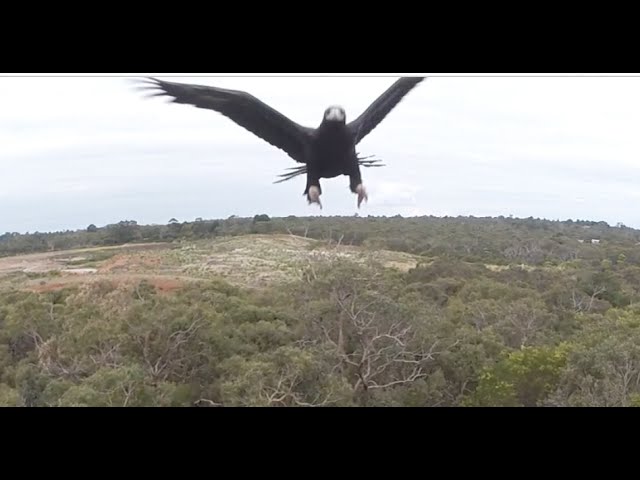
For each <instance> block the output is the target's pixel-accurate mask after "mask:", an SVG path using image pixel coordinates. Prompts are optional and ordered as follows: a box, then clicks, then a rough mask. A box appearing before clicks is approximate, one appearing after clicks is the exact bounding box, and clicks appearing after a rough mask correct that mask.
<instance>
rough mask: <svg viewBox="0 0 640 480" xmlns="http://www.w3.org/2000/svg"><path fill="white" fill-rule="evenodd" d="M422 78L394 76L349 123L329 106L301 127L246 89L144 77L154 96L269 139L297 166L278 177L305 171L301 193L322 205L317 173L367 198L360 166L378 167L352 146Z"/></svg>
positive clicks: (343, 112)
mask: <svg viewBox="0 0 640 480" xmlns="http://www.w3.org/2000/svg"><path fill="white" fill-rule="evenodd" d="M423 80H424V78H422V77H403V78H400V79H398V80H397V81H395V82H394V83H393V84H392V85H391V86H390V87H389V88H388V89H387V90H386V91H385V92H384V93H382V95H380V96H379V97H378V98H377V99H376V100H375V101H374V102H373V103H372V104H371V105H370V106H369V107H368V108H367V109H366V110H365V111H364V112H363V113H362V114H361V115H360V116H359V117H357V118H356V119H355V120H353V121H352V122H350V123H347V121H346V113H345V111H344V109H343V108H342V107H339V106H331V107H329V108H327V109H326V110H325V112H324V116H323V118H322V121H321V123H320V125H319V126H318V127H317V128H309V127H305V126H302V125H300V124H298V123H296V122H294V121H293V120H291V119H290V118H288V117H286V116H285V115H283V114H282V113H280V112H278V111H277V110H275V109H274V108H272V107H271V106H269V105H267V104H266V103H264V102H263V101H261V100H260V99H258V98H256V97H254V96H253V95H251V94H250V93H247V92H243V91H240V90H229V89H223V88H217V87H210V86H205V85H191V84H184V83H176V82H167V81H163V80H158V79H156V78H149V79H147V88H151V89H155V90H158V91H157V92H156V93H154V94H153V95H152V96H168V97H171V98H172V101H173V102H174V103H179V104H185V105H192V106H194V107H197V108H204V109H209V110H214V111H216V112H218V113H220V114H222V115H224V116H225V117H227V118H229V119H230V120H232V121H233V122H235V123H236V124H237V125H239V126H241V127H243V128H245V129H246V130H248V131H249V132H251V133H253V134H254V135H256V136H257V137H259V138H261V139H262V140H264V141H266V142H267V143H269V144H271V145H273V146H274V147H276V148H279V149H280V150H282V151H283V152H285V153H286V154H287V155H288V156H289V157H291V158H292V159H293V160H295V161H296V162H298V163H301V164H303V165H301V166H300V167H295V168H292V169H290V170H291V171H290V172H288V173H285V174H283V175H281V177H282V179H281V180H280V181H279V182H282V181H286V180H290V179H292V178H294V177H296V176H298V175H302V174H306V176H307V186H306V189H305V191H304V195H306V196H307V199H308V201H309V203H318V204H319V205H320V206H322V205H321V203H320V195H321V194H322V189H321V187H320V179H321V178H334V177H337V176H340V175H346V176H348V177H349V179H350V182H349V188H350V190H351V192H353V193H354V194H357V195H358V207H360V205H361V203H362V201H363V200H366V199H367V193H366V190H365V188H364V186H363V184H362V176H361V172H360V167H361V166H364V167H373V166H381V165H380V163H379V161H376V160H370V159H366V158H362V157H359V156H358V154H357V152H356V146H357V145H358V143H360V142H361V141H362V140H363V139H364V138H365V137H366V136H367V135H369V134H370V133H371V132H372V131H373V130H374V129H375V128H376V127H377V126H378V125H379V124H380V123H381V122H382V121H383V120H384V119H385V117H386V116H387V115H388V114H389V113H390V112H391V110H393V108H394V107H395V106H396V105H397V104H398V103H399V102H400V101H401V100H402V99H403V98H404V97H405V96H406V95H407V94H408V93H409V92H410V91H411V90H412V89H413V88H415V87H416V86H417V85H418V84H419V83H420V82H422V81H423Z"/></svg>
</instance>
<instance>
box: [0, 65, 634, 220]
mask: <svg viewBox="0 0 640 480" xmlns="http://www.w3.org/2000/svg"><path fill="white" fill-rule="evenodd" d="M160 78H166V77H160ZM167 79H171V80H173V81H181V82H185V83H199V84H208V85H216V86H221V87H226V88H235V89H241V90H246V91H249V92H251V93H252V94H254V95H255V96H257V97H259V98H260V99H262V100H263V101H265V102H267V103H268V104H270V105H271V106H273V107H274V108H277V109H279V110H280V111H281V112H282V113H284V114H286V115H287V116H289V117H290V118H292V119H293V120H295V121H297V122H299V123H302V124H305V125H308V126H313V127H315V126H317V125H318V124H319V122H320V120H321V116H322V113H323V111H324V109H325V107H326V106H328V105H331V104H341V105H343V106H344V107H345V108H346V110H347V115H348V120H352V119H354V118H355V117H356V116H358V115H359V114H360V113H361V112H362V111H363V110H364V109H365V108H366V107H367V106H368V105H369V103H370V102H372V101H373V100H374V99H375V98H376V97H377V96H378V95H379V94H381V93H382V92H383V91H384V90H385V89H386V88H387V87H388V86H389V85H391V83H392V82H393V81H394V80H395V77H217V78H216V77H182V78H167ZM131 80H132V79H130V78H129V79H128V78H121V77H108V78H95V77H93V78H92V77H75V78H64V77H53V78H52V77H21V78H12V77H0V172H1V173H0V232H5V231H18V232H26V231H32V232H33V231H36V230H39V231H51V230H59V229H67V228H69V229H76V228H85V227H86V226H87V225H89V224H90V223H94V224H96V225H99V226H101V225H105V224H108V223H114V222H118V221H120V220H124V219H132V220H137V221H138V222H139V223H166V222H167V221H168V220H169V219H170V218H172V217H175V218H177V219H178V220H180V221H184V220H187V221H189V220H193V219H195V218H196V217H203V218H226V217H228V216H230V215H234V214H235V215H240V216H253V215H255V214H258V213H267V214H269V215H271V216H287V215H310V214H311V215H318V214H320V215H353V214H354V213H356V212H358V209H357V208H356V198H355V196H354V195H352V194H351V193H350V192H349V190H348V187H347V186H348V179H347V177H339V178H336V179H332V180H324V181H323V182H322V185H323V196H322V202H323V207H324V209H323V210H322V211H320V210H319V209H318V207H317V206H316V205H313V206H308V205H307V202H306V199H305V198H304V197H303V196H302V193H303V191H304V188H305V179H304V177H297V178H296V179H294V180H292V181H289V182H285V183H283V184H279V185H274V184H273V181H274V180H276V176H277V175H278V174H280V173H283V172H284V170H285V169H286V168H288V167H292V166H295V164H294V162H293V161H292V160H291V159H289V158H288V157H287V156H286V155H285V154H284V153H282V152H281V151H279V150H277V149H275V148H274V147H272V146H270V145H269V144H267V143H265V142H263V141H262V140H260V139H258V138H257V137H254V136H253V135H252V134H250V133H249V132H247V131H246V130H244V129H242V128H240V127H238V126H236V125H235V124H233V123H232V122H231V121H230V120H228V119H226V118H225V117H223V116H221V115H219V114H217V113H216V112H212V111H207V110H200V109H196V108H193V107H190V106H184V105H175V104H170V103H167V102H166V101H165V100H163V99H158V98H154V99H147V98H145V97H144V94H142V93H141V92H139V91H137V90H135V89H134V88H133V86H132V83H131ZM358 150H359V151H360V152H361V153H362V154H363V155H370V154H374V155H376V156H377V157H379V158H381V159H383V160H384V162H385V163H386V164H387V165H388V166H387V167H384V168H375V169H363V175H364V182H365V185H366V186H367V188H368V191H369V203H368V204H364V205H363V207H362V209H361V210H360V211H359V213H360V215H388V216H391V215H395V214H401V215H404V216H411V215H438V216H442V215H454V216H455V215H476V216H487V215H488V216H498V215H505V216H508V215H514V216H516V217H528V216H533V217H540V218H549V219H563V220H564V219H568V218H572V219H590V220H604V221H607V222H609V223H610V224H615V223H617V222H623V223H625V224H626V225H628V226H633V227H637V228H638V227H640V208H638V204H639V203H640V189H639V188H638V186H639V185H640V78H633V77H632V78H630V77H622V78H596V77H573V78H565V77H562V78H558V77H555V78H546V77H502V78H487V77H458V78H449V77H446V78H444V77H431V78H429V79H428V80H427V81H425V82H423V83H422V84H420V85H419V86H418V87H417V88H416V89H415V90H413V91H412V92H411V93H410V94H409V95H408V96H407V97H406V98H405V100H404V101H403V102H402V103H400V105H399V106H398V107H396V109H395V110H393V111H392V112H391V113H390V115H389V116H388V117H387V118H386V120H385V121H384V122H383V123H382V124H381V125H380V126H379V127H378V128H377V129H375V130H374V131H373V132H372V133H371V134H370V135H369V136H368V137H367V138H366V139H365V140H364V141H363V142H362V143H361V144H360V146H359V149H358Z"/></svg>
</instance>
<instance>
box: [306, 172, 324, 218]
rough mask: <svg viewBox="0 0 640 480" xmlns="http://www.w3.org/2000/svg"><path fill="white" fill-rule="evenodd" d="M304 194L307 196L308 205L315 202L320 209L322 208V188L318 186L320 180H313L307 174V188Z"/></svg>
mask: <svg viewBox="0 0 640 480" xmlns="http://www.w3.org/2000/svg"><path fill="white" fill-rule="evenodd" d="M304 194H305V195H306V196H307V201H308V202H309V205H311V204H312V203H317V204H318V206H319V207H320V210H322V203H321V202H320V195H322V188H321V187H320V182H319V181H318V180H314V179H312V178H311V177H310V176H308V175H307V188H306V190H305V191H304Z"/></svg>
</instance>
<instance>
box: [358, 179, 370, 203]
mask: <svg viewBox="0 0 640 480" xmlns="http://www.w3.org/2000/svg"><path fill="white" fill-rule="evenodd" d="M356 193H357V194H358V208H360V205H362V201H363V200H364V201H365V202H368V201H369V196H368V195H367V190H366V189H365V188H364V186H363V185H362V184H360V185H358V186H357V187H356Z"/></svg>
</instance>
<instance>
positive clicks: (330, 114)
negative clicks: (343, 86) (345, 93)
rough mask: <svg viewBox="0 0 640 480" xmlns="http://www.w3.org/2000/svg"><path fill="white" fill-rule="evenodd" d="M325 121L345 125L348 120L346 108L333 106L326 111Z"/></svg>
mask: <svg viewBox="0 0 640 480" xmlns="http://www.w3.org/2000/svg"><path fill="white" fill-rule="evenodd" d="M324 119H325V120H326V121H327V122H340V123H344V122H345V120H346V119H347V114H346V112H345V111H344V108H342V107H340V106H338V105H332V106H330V107H329V108H327V109H326V110H325V111H324Z"/></svg>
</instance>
